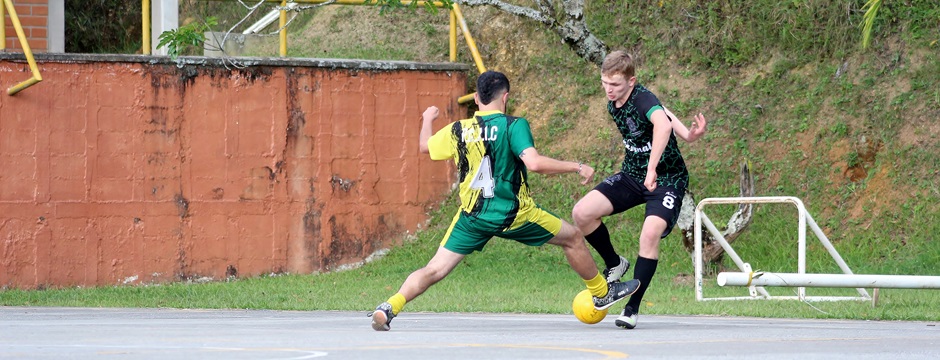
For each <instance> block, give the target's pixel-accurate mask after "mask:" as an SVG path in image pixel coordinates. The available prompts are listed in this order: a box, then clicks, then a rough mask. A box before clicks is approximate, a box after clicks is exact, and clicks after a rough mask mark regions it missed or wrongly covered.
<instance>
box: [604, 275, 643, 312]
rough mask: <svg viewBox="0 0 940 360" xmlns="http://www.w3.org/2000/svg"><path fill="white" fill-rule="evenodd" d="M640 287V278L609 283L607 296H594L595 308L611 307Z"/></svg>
mask: <svg viewBox="0 0 940 360" xmlns="http://www.w3.org/2000/svg"><path fill="white" fill-rule="evenodd" d="M639 288H640V280H637V279H632V280H630V281H627V282H614V283H609V284H607V296H604V297H596V296H595V297H594V308H595V309H597V310H604V309H607V308H609V307H610V306H611V305H613V304H614V303H615V302H618V301H620V300H622V299H623V298H625V297H627V296H630V295H633V293H635V292H636V290H637V289H639Z"/></svg>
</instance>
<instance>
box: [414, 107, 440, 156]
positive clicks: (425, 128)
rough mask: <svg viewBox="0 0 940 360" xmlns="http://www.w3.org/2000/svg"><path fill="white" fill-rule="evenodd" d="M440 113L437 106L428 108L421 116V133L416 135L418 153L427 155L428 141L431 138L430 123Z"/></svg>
mask: <svg viewBox="0 0 940 360" xmlns="http://www.w3.org/2000/svg"><path fill="white" fill-rule="evenodd" d="M440 114H441V112H440V110H438V109H437V106H428V108H427V109H426V110H424V113H423V114H421V132H420V134H419V135H418V151H420V152H421V153H422V154H427V153H429V151H428V139H430V138H431V132H432V128H431V123H432V122H434V120H435V119H437V117H438V116H440Z"/></svg>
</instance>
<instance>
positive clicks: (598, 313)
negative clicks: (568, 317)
mask: <svg viewBox="0 0 940 360" xmlns="http://www.w3.org/2000/svg"><path fill="white" fill-rule="evenodd" d="M571 311H573V312H574V317H576V318H578V320H581V322H583V323H585V324H597V323H599V322H601V320H604V318H605V317H607V309H604V310H597V309H595V308H594V297H593V296H591V292H590V291H588V290H587V289H584V290H581V292H579V293H578V295H576V296H575V297H574V301H573V302H571Z"/></svg>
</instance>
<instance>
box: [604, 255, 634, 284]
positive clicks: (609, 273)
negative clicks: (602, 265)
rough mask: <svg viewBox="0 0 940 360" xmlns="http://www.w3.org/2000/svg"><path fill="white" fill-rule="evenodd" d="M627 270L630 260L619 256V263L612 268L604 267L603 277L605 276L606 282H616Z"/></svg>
mask: <svg viewBox="0 0 940 360" xmlns="http://www.w3.org/2000/svg"><path fill="white" fill-rule="evenodd" d="M627 270H630V261H629V260H627V259H626V258H624V257H623V256H620V264H617V266H614V267H612V268H606V269H604V277H605V278H607V282H609V283H612V282H617V281H620V278H621V277H623V274H626V273H627Z"/></svg>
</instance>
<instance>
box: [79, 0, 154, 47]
mask: <svg viewBox="0 0 940 360" xmlns="http://www.w3.org/2000/svg"><path fill="white" fill-rule="evenodd" d="M140 6H141V2H140V1H120V0H66V1H65V51H66V52H69V53H96V54H113V53H118V54H126V53H134V52H136V51H139V50H140V44H141V38H142V30H141V29H142V26H141V22H142V20H141V16H140V14H141V10H140Z"/></svg>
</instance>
